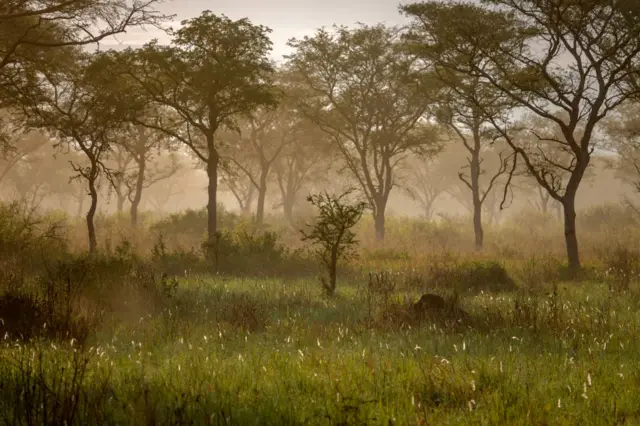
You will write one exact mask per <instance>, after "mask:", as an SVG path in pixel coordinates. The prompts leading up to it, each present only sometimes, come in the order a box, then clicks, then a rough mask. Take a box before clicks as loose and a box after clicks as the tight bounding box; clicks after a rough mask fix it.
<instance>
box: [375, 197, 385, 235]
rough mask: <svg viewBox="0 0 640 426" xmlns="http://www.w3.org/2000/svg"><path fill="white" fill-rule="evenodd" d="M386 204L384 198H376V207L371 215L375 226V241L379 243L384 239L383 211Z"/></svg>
mask: <svg viewBox="0 0 640 426" xmlns="http://www.w3.org/2000/svg"><path fill="white" fill-rule="evenodd" d="M386 204H387V203H386V200H381V199H378V200H376V208H375V211H374V215H373V220H374V222H375V228H376V241H377V242H379V243H382V242H383V241H384V234H385V226H384V221H385V216H384V212H385V210H386V207H387V206H386Z"/></svg>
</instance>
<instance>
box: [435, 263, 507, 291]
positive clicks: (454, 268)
mask: <svg viewBox="0 0 640 426" xmlns="http://www.w3.org/2000/svg"><path fill="white" fill-rule="evenodd" d="M429 269H430V270H429V274H428V280H427V284H428V286H429V287H434V288H447V289H454V290H457V291H459V292H469V291H470V292H480V291H492V292H500V291H514V290H516V289H517V287H516V284H515V282H514V281H513V279H512V278H511V277H510V276H509V274H508V273H507V271H506V269H505V268H504V267H503V266H502V265H501V264H499V263H497V262H493V261H471V262H460V263H457V262H453V263H434V264H432V265H430V268H429Z"/></svg>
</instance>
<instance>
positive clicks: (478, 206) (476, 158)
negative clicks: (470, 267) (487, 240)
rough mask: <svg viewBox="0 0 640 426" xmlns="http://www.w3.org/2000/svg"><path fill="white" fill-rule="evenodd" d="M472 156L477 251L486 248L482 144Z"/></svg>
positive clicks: (477, 145)
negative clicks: (483, 220) (481, 163)
mask: <svg viewBox="0 0 640 426" xmlns="http://www.w3.org/2000/svg"><path fill="white" fill-rule="evenodd" d="M475 148H476V149H475V150H474V152H473V153H472V156H471V165H470V166H471V167H470V169H471V196H472V198H473V233H474V235H475V245H476V250H478V251H480V250H482V248H483V247H484V229H482V201H481V198H480V144H479V140H478V141H477V143H476V147H475Z"/></svg>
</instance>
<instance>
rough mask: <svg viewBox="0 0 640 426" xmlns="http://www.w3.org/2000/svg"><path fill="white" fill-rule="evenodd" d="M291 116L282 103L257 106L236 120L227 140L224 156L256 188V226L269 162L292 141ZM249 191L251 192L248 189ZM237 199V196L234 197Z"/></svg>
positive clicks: (261, 216)
mask: <svg viewBox="0 0 640 426" xmlns="http://www.w3.org/2000/svg"><path fill="white" fill-rule="evenodd" d="M293 122H294V115H293V114H292V112H291V109H290V108H287V106H286V105H285V104H283V103H281V104H280V106H279V107H278V108H275V109H264V108H262V109H260V110H258V111H256V112H255V114H254V115H253V116H252V117H250V118H249V119H247V120H242V121H241V122H240V123H239V126H238V128H239V132H237V133H236V134H235V137H231V138H230V139H229V140H228V143H227V147H226V149H225V159H227V160H228V161H229V162H230V163H233V165H235V167H236V168H237V169H238V170H239V171H240V172H242V173H244V175H245V176H246V178H247V179H248V181H249V182H250V183H251V184H252V185H253V187H254V188H255V189H256V190H257V191H258V198H257V205H256V219H255V221H256V225H258V226H261V225H262V224H263V222H264V209H265V201H266V196H267V190H268V182H269V178H270V175H271V171H272V167H273V164H274V163H275V162H276V161H277V160H278V158H279V157H280V154H281V153H282V151H283V149H284V148H285V147H286V146H287V145H288V144H290V143H291V142H292V138H293V129H292V128H293ZM249 194H252V193H251V192H249ZM236 198H237V196H236Z"/></svg>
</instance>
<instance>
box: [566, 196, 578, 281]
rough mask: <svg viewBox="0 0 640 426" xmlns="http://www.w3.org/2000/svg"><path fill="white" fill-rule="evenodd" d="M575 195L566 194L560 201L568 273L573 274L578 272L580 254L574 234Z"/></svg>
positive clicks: (576, 237)
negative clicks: (562, 213) (562, 212)
mask: <svg viewBox="0 0 640 426" xmlns="http://www.w3.org/2000/svg"><path fill="white" fill-rule="evenodd" d="M575 198H576V194H575V193H568V192H567V194H566V195H565V197H564V200H563V201H562V207H563V209H564V239H565V244H566V246H567V260H568V262H569V272H570V273H571V274H575V273H577V272H578V271H579V270H580V254H579V251H578V236H577V234H576V202H575Z"/></svg>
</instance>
